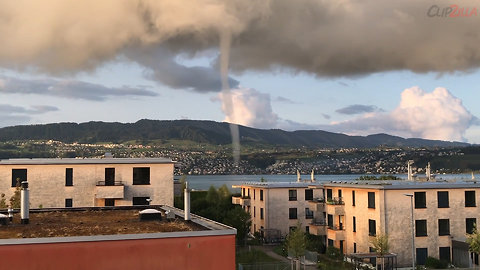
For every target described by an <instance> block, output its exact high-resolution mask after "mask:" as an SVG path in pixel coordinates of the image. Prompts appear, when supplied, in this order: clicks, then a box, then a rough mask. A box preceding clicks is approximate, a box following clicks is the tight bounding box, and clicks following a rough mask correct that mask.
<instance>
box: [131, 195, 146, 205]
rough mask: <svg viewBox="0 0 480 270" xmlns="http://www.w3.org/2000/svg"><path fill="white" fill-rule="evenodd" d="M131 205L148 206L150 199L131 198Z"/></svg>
mask: <svg viewBox="0 0 480 270" xmlns="http://www.w3.org/2000/svg"><path fill="white" fill-rule="evenodd" d="M132 203H133V205H149V204H150V197H133V201H132Z"/></svg>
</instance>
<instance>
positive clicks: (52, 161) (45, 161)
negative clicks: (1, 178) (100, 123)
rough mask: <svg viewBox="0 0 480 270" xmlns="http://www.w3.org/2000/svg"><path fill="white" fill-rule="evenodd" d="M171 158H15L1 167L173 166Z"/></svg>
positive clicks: (5, 161)
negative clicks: (85, 165)
mask: <svg viewBox="0 0 480 270" xmlns="http://www.w3.org/2000/svg"><path fill="white" fill-rule="evenodd" d="M173 163H175V162H174V161H172V160H171V159H169V158H110V157H107V158H15V159H2V160H0V165H61V164H73V165H75V164H173Z"/></svg>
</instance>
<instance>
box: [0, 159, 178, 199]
mask: <svg viewBox="0 0 480 270" xmlns="http://www.w3.org/2000/svg"><path fill="white" fill-rule="evenodd" d="M173 169H174V162H172V160H170V159H166V158H112V157H106V158H82V159H79V158H59V159H57V158H55V159H6V160H1V161H0V194H1V193H3V194H5V198H7V200H8V198H10V197H11V196H12V195H13V194H14V191H15V186H16V185H17V183H18V182H21V181H26V180H28V183H29V187H30V204H31V207H32V208H42V207H43V208H50V207H85V206H121V205H146V204H156V205H173Z"/></svg>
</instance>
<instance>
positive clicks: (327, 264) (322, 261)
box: [317, 254, 352, 270]
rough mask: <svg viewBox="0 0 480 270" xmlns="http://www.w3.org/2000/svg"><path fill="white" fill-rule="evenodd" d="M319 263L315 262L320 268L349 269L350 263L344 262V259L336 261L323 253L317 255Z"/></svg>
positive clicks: (323, 269) (332, 269)
mask: <svg viewBox="0 0 480 270" xmlns="http://www.w3.org/2000/svg"><path fill="white" fill-rule="evenodd" d="M318 260H319V263H317V267H318V269H321V270H351V269H352V265H351V264H349V263H347V262H344V261H337V260H333V259H331V258H329V257H328V256H326V255H324V254H319V255H318Z"/></svg>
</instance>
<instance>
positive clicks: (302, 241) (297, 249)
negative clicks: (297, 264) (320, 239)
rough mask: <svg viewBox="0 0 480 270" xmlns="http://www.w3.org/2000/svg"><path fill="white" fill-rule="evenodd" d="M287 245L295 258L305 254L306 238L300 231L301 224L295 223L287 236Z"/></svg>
mask: <svg viewBox="0 0 480 270" xmlns="http://www.w3.org/2000/svg"><path fill="white" fill-rule="evenodd" d="M286 241H287V247H288V250H289V251H291V252H292V255H293V257H294V258H295V259H298V258H300V257H302V256H303V255H305V248H306V246H307V238H306V237H305V233H304V232H303V231H302V225H301V224H300V222H299V223H297V226H296V227H295V228H294V229H293V230H292V231H291V232H290V233H289V234H288V236H287V239H286Z"/></svg>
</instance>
